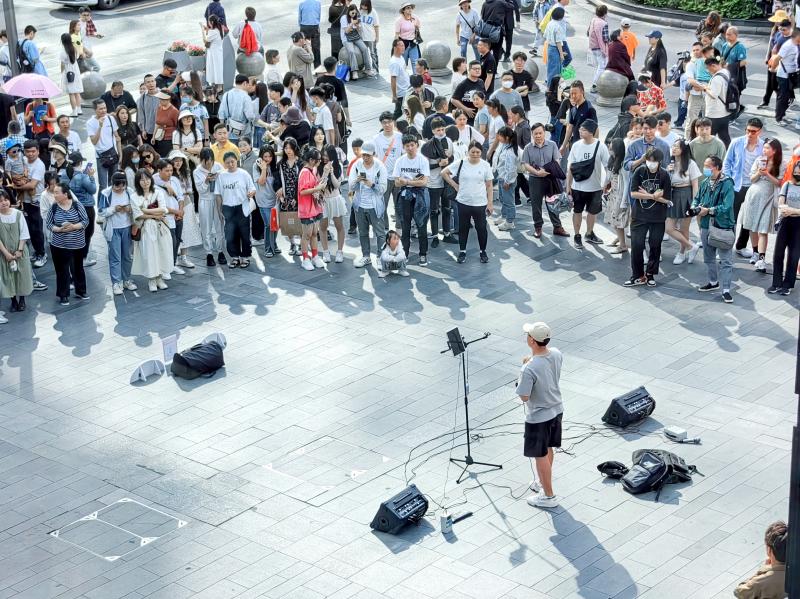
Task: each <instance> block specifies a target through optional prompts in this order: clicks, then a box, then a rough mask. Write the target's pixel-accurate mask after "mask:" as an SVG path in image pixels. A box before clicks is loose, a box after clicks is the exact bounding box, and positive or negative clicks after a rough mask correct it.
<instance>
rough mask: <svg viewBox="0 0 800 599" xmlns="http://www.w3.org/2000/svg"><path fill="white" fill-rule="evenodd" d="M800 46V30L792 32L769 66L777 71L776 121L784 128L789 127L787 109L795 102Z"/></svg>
mask: <svg viewBox="0 0 800 599" xmlns="http://www.w3.org/2000/svg"><path fill="white" fill-rule="evenodd" d="M798 44H800V29H795V30H793V31H792V34H791V37H790V38H789V39H787V40H785V41H784V42H783V43H782V44H781V46H780V48H779V49H778V50H777V51H775V53H774V54H773V56H772V58H771V59H770V63H769V66H770V67H771V68H774V69H775V76H776V77H777V84H778V98H777V100H776V101H775V121H776V123H777V124H778V125H781V126H783V127H787V126H789V121H787V120H785V119H784V117H785V116H786V109H787V108H789V104H790V103H791V101H792V100H794V81H795V79H796V77H797V75H796V73H797V70H798V65H797V57H798Z"/></svg>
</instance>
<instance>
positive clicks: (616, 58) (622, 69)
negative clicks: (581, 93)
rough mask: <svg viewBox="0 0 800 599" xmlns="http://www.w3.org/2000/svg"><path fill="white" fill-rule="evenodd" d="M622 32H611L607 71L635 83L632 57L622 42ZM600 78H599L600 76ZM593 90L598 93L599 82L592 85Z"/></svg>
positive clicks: (616, 30)
mask: <svg viewBox="0 0 800 599" xmlns="http://www.w3.org/2000/svg"><path fill="white" fill-rule="evenodd" d="M619 36H620V31H619V29H615V30H614V31H612V32H611V34H610V35H609V37H608V39H609V41H608V61H607V63H606V67H605V70H607V71H612V72H614V73H619V74H620V75H623V76H625V77H627V78H628V81H633V79H634V77H633V69H632V68H631V57H630V55H629V54H628V49H627V48H626V47H625V44H623V43H622V41H621V40H620V37H619ZM598 77H599V76H598ZM592 90H593V91H597V80H595V81H594V85H592Z"/></svg>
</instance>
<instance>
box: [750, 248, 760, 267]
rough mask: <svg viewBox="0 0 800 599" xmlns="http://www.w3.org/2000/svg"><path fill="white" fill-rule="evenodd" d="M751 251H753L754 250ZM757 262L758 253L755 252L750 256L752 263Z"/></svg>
mask: <svg viewBox="0 0 800 599" xmlns="http://www.w3.org/2000/svg"><path fill="white" fill-rule="evenodd" d="M750 251H751V252H753V250H750ZM756 262H758V254H757V253H755V252H753V254H752V255H751V256H750V264H755V263H756Z"/></svg>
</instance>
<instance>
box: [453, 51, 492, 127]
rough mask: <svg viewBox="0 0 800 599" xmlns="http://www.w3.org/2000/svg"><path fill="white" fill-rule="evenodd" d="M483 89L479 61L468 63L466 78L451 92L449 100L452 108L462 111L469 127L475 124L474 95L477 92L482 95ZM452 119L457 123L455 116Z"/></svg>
mask: <svg viewBox="0 0 800 599" xmlns="http://www.w3.org/2000/svg"><path fill="white" fill-rule="evenodd" d="M484 89H485V86H484V83H483V81H482V80H481V63H480V61H477V60H473V61H471V62H470V63H469V67H468V69H467V78H466V79H464V81H462V82H461V83H459V84H458V86H457V87H456V89H455V91H454V92H453V97H452V98H450V102H451V103H452V104H453V106H455V107H456V108H458V109H459V110H461V111H463V113H464V115H465V116H466V117H467V123H469V125H470V126H471V125H473V124H474V123H475V116H476V113H477V107H476V106H475V102H474V100H475V94H476V93H477V92H480V93H483V90H484ZM454 119H455V120H456V121H458V119H457V118H455V115H454Z"/></svg>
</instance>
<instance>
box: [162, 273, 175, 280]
mask: <svg viewBox="0 0 800 599" xmlns="http://www.w3.org/2000/svg"><path fill="white" fill-rule="evenodd" d="M161 278H162V279H164V280H165V281H171V280H172V275H171V274H169V273H166V274H163V275H161Z"/></svg>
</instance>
